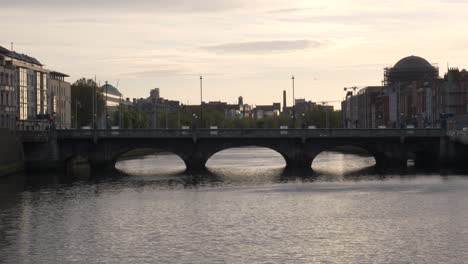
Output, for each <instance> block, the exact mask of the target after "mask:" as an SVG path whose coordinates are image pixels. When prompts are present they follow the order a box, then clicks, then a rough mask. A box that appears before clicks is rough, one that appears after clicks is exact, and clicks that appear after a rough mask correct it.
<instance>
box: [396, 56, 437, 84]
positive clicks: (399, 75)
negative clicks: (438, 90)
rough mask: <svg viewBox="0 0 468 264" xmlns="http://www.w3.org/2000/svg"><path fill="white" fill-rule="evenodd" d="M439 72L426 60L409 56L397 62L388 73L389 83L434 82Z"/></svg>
mask: <svg viewBox="0 0 468 264" xmlns="http://www.w3.org/2000/svg"><path fill="white" fill-rule="evenodd" d="M438 75H439V70H438V69H437V68H436V67H434V66H432V65H431V64H430V63H429V62H428V61H427V60H425V59H423V58H421V57H418V56H409V57H405V58H403V59H401V60H399V61H398V62H397V63H396V64H395V66H394V67H393V68H391V69H390V71H389V81H390V82H411V81H417V80H434V79H435V78H437V76H438Z"/></svg>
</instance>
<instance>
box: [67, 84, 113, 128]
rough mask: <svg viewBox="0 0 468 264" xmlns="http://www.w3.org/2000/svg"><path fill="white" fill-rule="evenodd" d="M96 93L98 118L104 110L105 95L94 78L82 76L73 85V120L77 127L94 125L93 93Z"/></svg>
mask: <svg viewBox="0 0 468 264" xmlns="http://www.w3.org/2000/svg"><path fill="white" fill-rule="evenodd" d="M94 93H95V95H96V97H95V98H96V106H97V109H96V113H97V116H96V120H97V119H98V117H99V116H101V115H102V114H103V112H104V107H105V101H104V96H103V95H102V93H101V92H100V91H99V89H98V86H97V84H96V82H95V81H94V80H92V79H86V78H81V79H79V80H77V81H76V82H74V83H73V84H72V85H71V103H72V111H71V112H72V121H73V124H74V125H75V127H81V126H92V125H93V124H92V123H93V121H92V120H93V117H92V116H93V113H92V109H93V101H94V100H93V95H94Z"/></svg>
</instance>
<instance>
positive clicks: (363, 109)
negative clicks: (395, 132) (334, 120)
mask: <svg viewBox="0 0 468 264" xmlns="http://www.w3.org/2000/svg"><path fill="white" fill-rule="evenodd" d="M447 78H449V77H447ZM454 83H455V82H454ZM447 90H448V89H447V88H446V85H444V80H443V79H441V78H440V77H439V69H438V68H437V66H435V65H432V64H430V63H429V62H428V61H427V60H425V59H423V58H421V57H417V56H409V57H405V58H403V59H401V60H399V61H398V62H397V63H396V64H395V65H394V66H393V67H389V68H386V69H384V81H383V85H382V86H369V87H365V88H363V89H361V90H359V91H358V92H357V93H354V94H353V93H352V92H348V94H347V96H346V99H345V100H344V101H343V102H342V113H343V125H344V127H346V128H378V127H387V128H400V127H405V126H414V127H436V126H439V125H440V122H441V118H440V117H441V115H440V114H441V113H443V112H445V110H447V109H446V106H448V105H449V104H448V101H447V99H445V98H446V96H448V94H447ZM453 91H454V92H453V93H454V94H456V93H459V90H457V89H455V88H454V90H453ZM449 94H450V93H449ZM452 101H453V100H452ZM463 103H466V101H463V102H461V104H463ZM465 108H466V105H465Z"/></svg>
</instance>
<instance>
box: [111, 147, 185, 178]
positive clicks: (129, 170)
mask: <svg viewBox="0 0 468 264" xmlns="http://www.w3.org/2000/svg"><path fill="white" fill-rule="evenodd" d="M112 163H113V164H114V167H115V169H116V170H118V171H120V172H123V173H125V174H129V175H136V176H146V175H159V174H164V175H166V174H178V173H181V172H183V171H185V170H186V166H185V162H184V160H183V159H182V158H181V157H180V156H179V155H177V153H174V152H172V151H168V150H165V149H157V148H132V149H130V150H129V151H126V152H123V153H120V154H117V155H116V156H115V157H114V159H113V161H112Z"/></svg>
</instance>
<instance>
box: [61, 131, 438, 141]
mask: <svg viewBox="0 0 468 264" xmlns="http://www.w3.org/2000/svg"><path fill="white" fill-rule="evenodd" d="M53 133H55V135H56V137H57V138H58V139H74V138H77V139H78V138H96V139H98V138H278V137H281V138H282V137H285V138H321V137H332V138H333V137H336V138H350V137H351V138H352V137H359V138H362V137H365V138H372V137H375V138H379V137H386V138H388V137H441V136H444V135H445V133H444V131H443V130H441V129H196V130H187V129H121V130H56V131H54V132H53Z"/></svg>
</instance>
